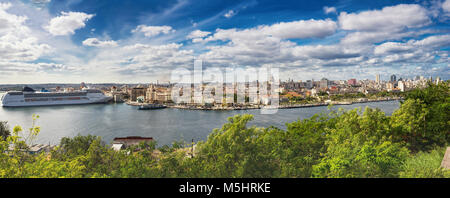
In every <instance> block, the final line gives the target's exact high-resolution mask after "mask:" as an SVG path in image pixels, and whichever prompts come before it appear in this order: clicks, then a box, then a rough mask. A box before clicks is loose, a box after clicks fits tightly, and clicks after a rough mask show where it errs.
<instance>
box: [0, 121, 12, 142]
mask: <svg viewBox="0 0 450 198" xmlns="http://www.w3.org/2000/svg"><path fill="white" fill-rule="evenodd" d="M10 135H11V132H10V131H9V126H8V122H0V139H3V140H5V139H6V138H7V137H8V136H10Z"/></svg>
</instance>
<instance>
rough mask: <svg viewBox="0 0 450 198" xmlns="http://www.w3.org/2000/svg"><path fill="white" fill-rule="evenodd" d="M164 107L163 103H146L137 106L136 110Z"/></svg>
mask: <svg viewBox="0 0 450 198" xmlns="http://www.w3.org/2000/svg"><path fill="white" fill-rule="evenodd" d="M163 108H166V106H165V105H162V104H146V105H141V106H139V108H138V110H152V109H163Z"/></svg>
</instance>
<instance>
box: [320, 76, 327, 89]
mask: <svg viewBox="0 0 450 198" xmlns="http://www.w3.org/2000/svg"><path fill="white" fill-rule="evenodd" d="M320 88H328V79H326V78H322V80H320Z"/></svg>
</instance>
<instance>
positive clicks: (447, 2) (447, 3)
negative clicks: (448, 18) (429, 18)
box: [442, 0, 450, 12]
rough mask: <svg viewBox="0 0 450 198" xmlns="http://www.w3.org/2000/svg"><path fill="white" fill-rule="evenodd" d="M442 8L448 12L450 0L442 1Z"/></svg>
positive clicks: (449, 10)
mask: <svg viewBox="0 0 450 198" xmlns="http://www.w3.org/2000/svg"><path fill="white" fill-rule="evenodd" d="M442 9H443V10H444V11H445V12H450V0H446V1H445V2H444V3H442Z"/></svg>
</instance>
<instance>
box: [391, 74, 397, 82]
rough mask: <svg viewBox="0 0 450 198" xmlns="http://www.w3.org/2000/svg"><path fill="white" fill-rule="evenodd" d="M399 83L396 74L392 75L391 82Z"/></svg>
mask: <svg viewBox="0 0 450 198" xmlns="http://www.w3.org/2000/svg"><path fill="white" fill-rule="evenodd" d="M395 81H397V76H395V74H392V75H391V82H395Z"/></svg>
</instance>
